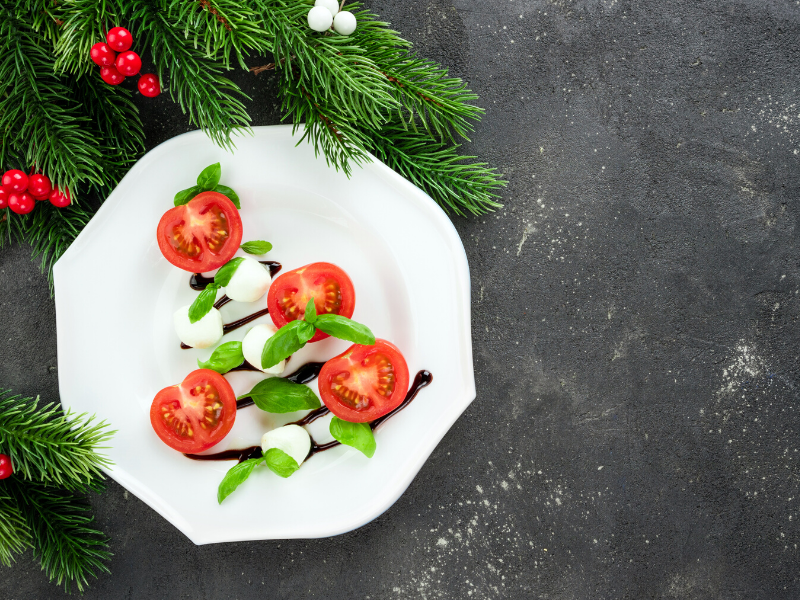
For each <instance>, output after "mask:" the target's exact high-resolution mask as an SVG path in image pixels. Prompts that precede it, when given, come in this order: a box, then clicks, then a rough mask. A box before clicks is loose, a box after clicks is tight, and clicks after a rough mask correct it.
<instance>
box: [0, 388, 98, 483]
mask: <svg viewBox="0 0 800 600" xmlns="http://www.w3.org/2000/svg"><path fill="white" fill-rule="evenodd" d="M112 433H113V432H110V431H108V428H107V425H106V423H105V422H100V423H97V422H95V421H94V419H93V418H92V417H87V416H86V415H78V416H74V415H72V414H71V413H69V412H67V413H64V412H63V411H62V410H61V408H60V406H58V405H57V404H54V403H51V404H46V405H44V406H42V407H39V406H38V399H37V400H31V399H30V398H23V397H21V396H18V395H14V394H12V393H11V392H10V391H8V390H0V451H2V452H3V453H5V454H8V455H9V456H11V460H12V464H13V467H14V472H15V473H17V474H19V475H20V476H21V477H23V478H24V479H26V480H29V481H40V482H43V483H46V484H53V485H58V486H62V487H64V488H66V489H68V490H82V489H85V488H87V487H96V486H97V485H99V481H100V480H101V479H102V477H103V475H102V472H101V469H102V468H103V467H108V466H110V464H111V463H110V462H109V460H108V459H107V458H105V457H104V456H102V455H101V454H99V453H98V451H99V450H102V449H103V444H105V443H106V442H107V441H108V440H109V439H110V438H111V436H112Z"/></svg>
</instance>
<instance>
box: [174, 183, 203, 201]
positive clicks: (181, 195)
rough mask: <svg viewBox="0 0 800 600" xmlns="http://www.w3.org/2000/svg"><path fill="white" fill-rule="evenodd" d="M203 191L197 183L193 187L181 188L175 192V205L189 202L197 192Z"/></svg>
mask: <svg viewBox="0 0 800 600" xmlns="http://www.w3.org/2000/svg"><path fill="white" fill-rule="evenodd" d="M201 191H202V190H201V189H200V188H199V187H197V186H196V185H193V186H192V187H190V188H187V189H185V190H181V191H180V192H178V193H177V194H175V206H182V205H184V204H186V203H187V202H189V200H191V199H192V198H194V197H195V196H197V194H199V193H200V192H201Z"/></svg>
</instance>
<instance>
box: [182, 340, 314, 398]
mask: <svg viewBox="0 0 800 600" xmlns="http://www.w3.org/2000/svg"><path fill="white" fill-rule="evenodd" d="M243 362H244V354H242V342H225V343H224V344H222V345H221V346H219V347H217V349H216V350H214V352H212V353H211V356H210V357H209V358H208V360H206V361H201V360H200V359H199V358H198V359H197V366H198V367H199V368H201V369H211V370H212V371H216V372H217V373H219V374H220V375H222V374H224V373H227V372H228V371H230V370H231V369H234V368H236V367H238V366H239V365H240V364H242V363H243ZM312 393H313V392H312Z"/></svg>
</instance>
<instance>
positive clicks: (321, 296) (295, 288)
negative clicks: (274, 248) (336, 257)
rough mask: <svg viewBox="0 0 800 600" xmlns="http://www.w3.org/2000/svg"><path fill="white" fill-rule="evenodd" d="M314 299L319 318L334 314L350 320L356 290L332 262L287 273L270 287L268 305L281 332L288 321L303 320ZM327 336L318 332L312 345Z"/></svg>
mask: <svg viewBox="0 0 800 600" xmlns="http://www.w3.org/2000/svg"><path fill="white" fill-rule="evenodd" d="M311 298H314V306H316V307H317V314H318V315H324V314H330V313H333V314H336V315H342V316H343V317H347V318H348V319H349V318H350V317H352V316H353V310H355V307H356V291H355V289H354V288H353V282H352V281H350V278H349V277H348V276H347V273H345V272H344V271H342V270H341V269H340V268H339V267H337V266H336V265H332V264H331V263H324V262H318V263H311V264H310V265H306V266H305V267H300V268H299V269H295V270H294V271H286V273H284V274H283V275H281V276H279V277H278V278H277V279H276V280H275V281H273V282H272V285H270V287H269V294H267V306H268V307H269V316H270V317H272V322H273V323H275V327H277V328H278V329H280V328H281V327H283V326H284V325H286V324H287V323H288V322H289V321H296V320H297V319H302V318H303V317H304V316H305V314H306V304H308V301H309V300H311ZM326 337H328V334H327V333H322V332H321V331H317V333H315V334H314V337H312V338H311V340H309V342H318V341H320V340H324V339H325V338H326Z"/></svg>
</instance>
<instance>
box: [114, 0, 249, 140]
mask: <svg viewBox="0 0 800 600" xmlns="http://www.w3.org/2000/svg"><path fill="white" fill-rule="evenodd" d="M130 5H131V7H132V14H131V22H132V23H135V24H136V25H137V28H136V29H135V30H134V31H132V33H133V35H134V36H136V37H137V39H138V40H139V42H138V43H140V44H143V45H144V46H147V47H149V48H150V50H151V53H152V56H153V61H154V62H155V65H156V72H157V74H158V78H159V79H160V81H161V86H162V89H169V92H170V95H171V96H172V99H173V100H175V101H177V102H178V104H180V107H181V110H183V112H184V113H185V114H188V116H189V121H190V122H191V123H193V124H195V125H197V126H198V127H200V128H201V129H202V130H203V131H205V132H206V134H207V135H208V136H209V137H210V138H211V139H212V140H213V141H214V142H215V143H216V144H218V145H219V146H222V147H224V148H229V149H230V148H232V147H233V145H234V144H233V140H232V139H231V136H232V135H233V134H234V133H237V132H242V131H246V130H248V128H249V122H250V116H249V115H248V114H247V110H246V109H245V107H244V104H242V101H241V100H240V98H247V96H245V95H244V94H243V93H242V91H241V90H240V89H239V87H238V86H237V85H236V84H234V83H233V82H232V81H231V80H230V79H227V78H225V77H223V76H222V75H220V73H221V71H222V68H221V67H220V66H219V65H218V64H217V63H216V62H215V61H213V60H212V59H209V58H206V57H205V55H204V54H203V52H202V51H201V50H199V49H197V48H195V47H194V44H193V42H192V41H191V40H187V39H186V38H185V37H183V36H182V35H181V34H180V32H179V30H178V29H177V25H176V23H175V21H174V20H173V19H171V18H170V17H169V15H168V14H167V13H166V12H165V10H164V9H165V8H166V7H165V6H164V4H163V2H159V1H157V0H132V2H131V3H130Z"/></svg>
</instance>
